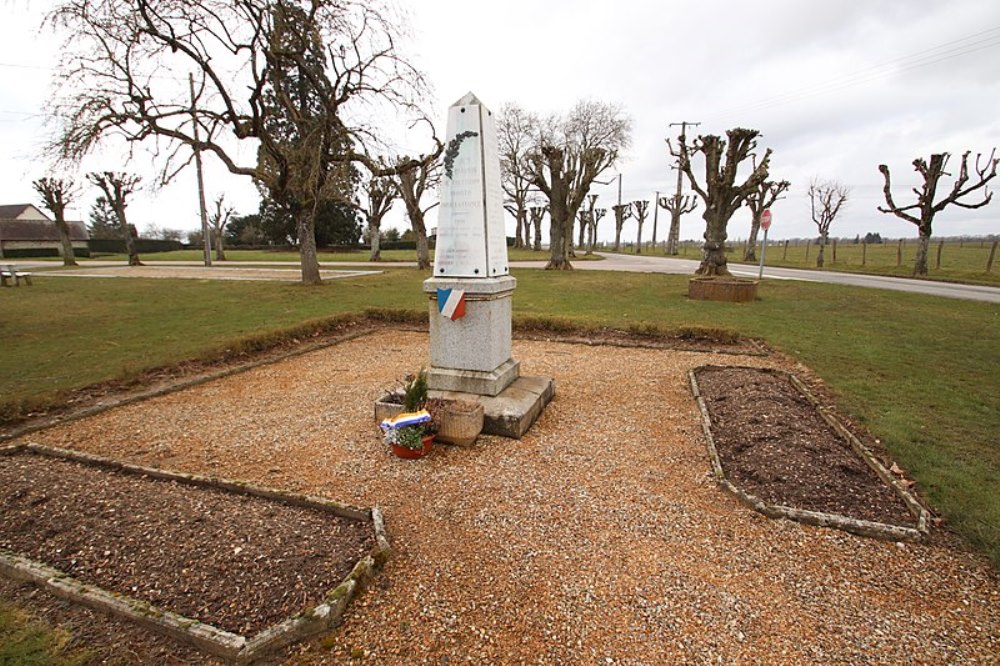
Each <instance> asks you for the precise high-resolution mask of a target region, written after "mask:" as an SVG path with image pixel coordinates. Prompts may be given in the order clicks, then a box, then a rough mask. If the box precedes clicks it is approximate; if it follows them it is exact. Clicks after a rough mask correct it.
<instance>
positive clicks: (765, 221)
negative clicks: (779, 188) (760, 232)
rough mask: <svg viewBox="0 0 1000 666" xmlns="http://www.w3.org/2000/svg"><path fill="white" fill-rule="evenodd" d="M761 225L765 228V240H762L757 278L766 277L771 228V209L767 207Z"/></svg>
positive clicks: (761, 216) (762, 215) (761, 215)
mask: <svg viewBox="0 0 1000 666" xmlns="http://www.w3.org/2000/svg"><path fill="white" fill-rule="evenodd" d="M760 226H761V228H762V229H764V240H762V241H761V242H760V271H759V272H758V273H757V279H758V280H763V279H764V254H765V253H766V252H767V230H768V229H770V228H771V209H770V208H765V209H764V212H763V213H761V214H760Z"/></svg>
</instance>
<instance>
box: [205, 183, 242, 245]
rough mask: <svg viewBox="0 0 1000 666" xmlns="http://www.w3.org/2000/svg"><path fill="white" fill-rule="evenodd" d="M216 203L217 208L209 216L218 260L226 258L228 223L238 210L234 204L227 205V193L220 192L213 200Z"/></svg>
mask: <svg viewBox="0 0 1000 666" xmlns="http://www.w3.org/2000/svg"><path fill="white" fill-rule="evenodd" d="M213 203H214V205H215V210H213V211H212V212H211V213H210V214H209V216H208V228H209V229H210V230H211V232H212V243H213V244H214V245H215V259H216V260H217V261H225V260H226V248H225V246H224V242H225V238H226V235H225V232H226V225H227V224H229V220H231V219H232V218H233V213H235V212H236V209H234V208H233V207H232V206H227V205H226V195H225V194H220V195H219V196H217V197H215V201H214V202H213Z"/></svg>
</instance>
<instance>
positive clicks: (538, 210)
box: [528, 206, 547, 252]
mask: <svg viewBox="0 0 1000 666" xmlns="http://www.w3.org/2000/svg"><path fill="white" fill-rule="evenodd" d="M546 210H547V208H546V207H545V206H532V207H531V208H529V209H528V215H529V216H530V217H531V226H532V227H534V229H535V242H534V244H532V246H531V249H532V250H534V251H536V252H540V251H541V249H542V219H543V218H544V217H545V212H546Z"/></svg>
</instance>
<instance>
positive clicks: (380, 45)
mask: <svg viewBox="0 0 1000 666" xmlns="http://www.w3.org/2000/svg"><path fill="white" fill-rule="evenodd" d="M50 22H51V23H52V24H54V25H56V26H58V27H62V28H65V29H66V31H67V33H69V37H68V38H67V41H66V44H65V49H64V55H65V58H64V61H63V62H64V65H63V67H62V69H61V75H60V78H61V85H60V89H61V90H62V91H63V92H62V94H61V95H60V96H59V97H58V98H57V100H56V102H55V106H54V112H55V116H56V117H57V118H58V120H59V122H60V125H61V130H60V133H59V135H58V136H57V137H56V139H55V140H54V141H53V144H52V147H51V148H52V150H54V151H55V152H56V153H57V154H58V155H59V156H60V157H61V158H63V159H69V160H79V159H81V158H82V157H83V156H84V155H86V154H87V153H89V152H91V151H92V150H93V149H94V148H95V147H96V146H97V145H98V144H99V143H101V142H102V141H103V140H104V139H106V138H108V137H110V136H116V137H118V138H121V139H124V140H125V141H126V142H129V143H130V144H132V145H135V144H138V143H147V144H149V143H150V141H151V142H152V145H153V146H155V148H156V150H157V151H160V150H161V149H162V150H163V151H164V153H163V154H165V165H164V169H163V176H162V179H163V180H164V181H167V180H169V179H170V178H171V177H172V176H173V175H175V174H176V173H177V172H178V171H179V170H181V169H183V168H184V167H185V166H186V165H187V164H188V163H189V162H190V161H191V159H192V155H193V153H192V152H191V151H194V150H197V151H201V152H203V153H208V154H212V155H214V156H215V157H216V158H218V159H219V160H220V161H221V162H222V163H223V164H224V165H225V166H226V167H227V168H228V170H229V171H230V172H232V173H234V174H238V175H243V176H248V177H250V178H253V179H254V180H255V181H257V182H258V183H259V184H261V185H262V186H263V187H264V188H266V189H267V190H268V192H269V193H270V195H271V198H272V199H273V200H275V201H277V202H279V203H280V204H281V205H283V206H285V207H286V208H287V209H288V210H289V211H290V212H291V213H292V214H293V215H294V216H295V218H296V226H297V236H298V244H299V253H300V258H301V264H302V280H303V282H305V283H309V284H318V283H319V282H320V276H319V263H318V260H317V258H316V241H315V223H316V215H317V212H318V210H319V208H320V206H321V202H323V201H324V200H325V201H329V200H332V199H338V200H344V199H348V198H349V197H347V196H346V193H345V192H344V189H345V188H346V187H348V186H349V184H350V183H351V182H352V178H351V175H350V171H351V168H350V167H349V166H348V165H349V164H351V163H357V162H361V163H363V164H365V165H366V166H368V167H369V168H375V169H377V168H378V167H377V166H376V165H375V163H374V161H373V160H372V159H371V158H369V157H368V155H367V152H366V150H365V147H366V146H367V145H371V144H373V143H375V142H376V135H377V131H376V130H375V129H374V128H372V127H370V126H369V124H368V123H369V119H370V118H373V117H377V116H378V114H377V113H376V112H377V111H378V110H379V109H385V108H391V109H394V110H396V111H397V112H398V113H403V114H405V115H413V116H419V115H421V114H420V113H419V109H418V108H417V106H418V102H419V100H420V98H421V95H422V94H423V92H424V91H425V89H426V88H425V86H424V83H423V78H422V76H421V75H420V73H419V72H417V71H416V70H415V69H414V68H413V67H412V66H411V65H409V64H408V63H407V61H406V60H405V59H404V58H403V57H402V56H401V55H400V54H399V52H398V50H397V49H396V45H395V41H396V35H397V34H398V32H399V28H398V27H397V26H396V25H395V23H394V22H393V20H391V19H390V18H389V13H388V12H386V11H383V10H382V9H381V6H380V4H377V3H374V2H369V1H368V0H311V1H310V2H304V1H303V2H294V1H293V0H289V1H287V2H272V1H270V0H240V1H238V2H185V1H182V0H105V1H102V2H97V1H96V0H66V1H64V2H63V3H62V4H61V5H59V6H58V7H57V8H56V9H55V10H54V12H53V13H52V14H50ZM190 70H194V75H195V84H196V91H195V94H194V95H193V97H194V98H193V99H190V98H189V95H188V91H186V90H185V89H184V86H181V85H177V83H176V82H175V81H172V80H171V78H170V77H169V76H164V75H163V74H164V73H165V72H176V71H190ZM196 128H197V129H198V131H197V132H196ZM234 139H235V141H234ZM241 141H251V142H253V143H255V144H256V145H257V147H258V158H257V159H255V160H253V161H250V162H247V161H241V160H242V157H241V156H242V155H246V154H247V151H245V150H241V149H240V148H239V147H238V144H239V143H240V142H241ZM380 175H383V174H380Z"/></svg>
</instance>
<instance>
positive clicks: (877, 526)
mask: <svg viewBox="0 0 1000 666" xmlns="http://www.w3.org/2000/svg"><path fill="white" fill-rule="evenodd" d="M708 368H740V369H750V370H757V371H764V372H769V373H772V374H777V375H784V376H786V377H788V379H789V381H790V382H791V384H792V386H794V387H795V389H796V390H797V391H798V392H799V393H800V394H802V396H803V397H805V398H806V400H808V401H809V403H810V404H811V405H813V407H814V408H815V409H816V411H817V412H818V413H819V415H820V417H821V418H822V419H823V421H824V422H826V423H827V424H828V425H829V426H830V427H831V428H833V429H834V431H835V432H836V433H837V434H838V435H840V436H841V437H843V438H845V439H846V440H847V442H848V444H849V445H850V447H851V449H852V450H853V451H854V452H855V453H856V454H857V455H859V456H860V457H861V459H862V460H864V461H865V464H867V465H868V467H870V468H871V469H872V470H873V471H874V472H875V473H876V474H877V475H878V477H879V478H880V479H881V480H882V481H883V482H884V483H887V484H888V485H889V487H890V488H892V489H893V490H894V491H895V492H896V494H897V495H899V497H900V498H901V499H902V500H903V502H904V503H905V504H906V508H907V510H909V512H910V513H911V514H912V515H913V517H914V518H916V520H917V527H916V528H912V527H903V526H900V525H891V524H889V523H880V522H875V521H870V520H861V519H858V518H849V517H847V516H842V515H840V514H835V513H826V512H822V511H809V510H806V509H797V508H795V507H790V506H784V505H780V504H768V503H766V502H764V501H763V500H761V499H760V498H759V497H757V496H756V495H753V494H752V493H748V492H746V491H745V490H743V489H742V488H739V487H738V486H736V485H735V484H734V483H733V482H731V481H730V480H729V479H727V478H726V473H725V471H724V470H723V469H722V461H721V460H720V458H719V452H718V449H717V448H716V446H715V439H714V438H713V437H712V421H711V418H710V417H709V415H708V408H707V407H706V406H705V401H704V399H703V398H702V396H701V390H700V389H699V387H698V379H697V377H696V376H695V373H696V372H697V371H699V370H703V369H708ZM688 379H689V380H690V383H691V392H692V393H693V394H694V398H695V401H696V402H697V403H698V410H699V411H700V412H701V427H702V430H703V431H704V433H705V441H706V445H707V448H708V456H709V459H710V460H711V463H712V475H713V476H714V477H715V481H716V483H717V484H718V485H719V486H721V487H722V488H723V489H724V490H726V491H728V492H729V493H731V494H732V495H734V496H735V497H736V498H737V499H739V500H740V501H741V502H743V503H744V504H746V505H747V506H749V507H750V508H752V509H754V510H755V511H758V512H760V513H762V514H764V515H765V516H767V517H768V518H787V519H789V520H795V521H798V522H800V523H806V524H809V525H815V526H817V527H832V528H835V529H839V530H843V531H845V532H850V533H852V534H858V535H860V536H866V537H872V538H875V539H885V540H889V541H918V540H920V539H923V538H924V537H925V536H926V535H927V533H928V531H929V528H928V520H929V514H928V511H927V509H925V508H924V507H923V505H921V504H920V502H918V501H917V499H916V498H915V497H913V495H912V494H911V493H910V492H909V491H908V490H907V489H906V488H904V487H903V486H902V484H900V483H899V481H898V480H897V479H895V478H894V477H893V476H892V474H891V473H890V472H889V470H887V469H886V468H885V467H884V466H883V465H882V463H880V462H879V461H878V460H877V459H876V458H875V456H874V455H872V453H871V451H869V450H868V448H867V447H865V445H864V444H862V443H861V441H860V440H858V438H857V437H855V436H854V435H853V434H852V433H851V432H850V431H849V430H848V429H847V428H845V427H844V426H843V424H841V423H840V421H838V420H837V419H836V418H835V417H834V415H833V414H832V413H830V411H829V410H828V409H826V408H825V407H823V406H822V405H820V403H819V400H817V399H816V398H815V397H814V396H813V395H812V393H810V392H809V390H808V389H807V388H806V385H805V384H804V383H803V382H802V381H801V380H800V379H799V378H798V377H796V376H795V375H793V374H791V373H790V372H785V371H783V370H777V369H775V368H752V367H747V366H719V365H702V366H699V367H697V368H694V369H692V370H689V371H688Z"/></svg>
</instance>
